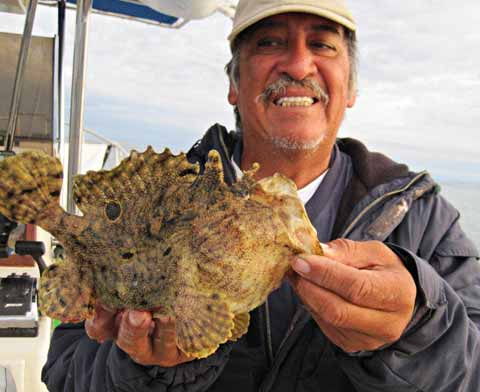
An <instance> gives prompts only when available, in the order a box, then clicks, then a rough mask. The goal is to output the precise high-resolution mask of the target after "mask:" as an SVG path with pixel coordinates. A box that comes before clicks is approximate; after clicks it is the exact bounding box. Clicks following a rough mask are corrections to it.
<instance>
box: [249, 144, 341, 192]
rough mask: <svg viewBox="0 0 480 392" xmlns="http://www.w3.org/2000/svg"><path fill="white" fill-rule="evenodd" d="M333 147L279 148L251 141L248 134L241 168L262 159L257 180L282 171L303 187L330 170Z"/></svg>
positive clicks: (299, 186) (299, 187)
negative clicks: (310, 148)
mask: <svg viewBox="0 0 480 392" xmlns="http://www.w3.org/2000/svg"><path fill="white" fill-rule="evenodd" d="M332 150H333V145H332V144H328V145H325V144H321V145H320V146H319V147H318V148H316V149H314V150H286V149H279V148H276V147H274V146H272V145H271V143H264V142H263V141H258V140H256V141H254V142H253V143H249V140H248V138H245V137H244V140H243V153H242V161H241V168H242V170H244V171H245V170H249V169H251V167H252V165H253V163H254V162H258V163H259V164H260V169H259V170H258V172H257V173H256V175H255V177H256V178H257V179H261V178H264V177H268V176H271V175H273V174H275V173H281V174H283V175H285V176H287V177H288V178H290V179H292V180H293V181H294V182H295V184H296V185H297V188H298V189H301V188H303V187H304V186H306V185H307V184H309V183H310V182H312V181H313V180H314V179H315V178H317V177H318V176H320V175H321V174H322V173H324V172H325V171H326V170H327V169H328V165H329V162H330V156H331V154H332Z"/></svg>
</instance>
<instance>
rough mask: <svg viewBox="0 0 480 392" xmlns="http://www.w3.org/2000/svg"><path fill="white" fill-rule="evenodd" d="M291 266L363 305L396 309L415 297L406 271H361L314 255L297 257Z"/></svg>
mask: <svg viewBox="0 0 480 392" xmlns="http://www.w3.org/2000/svg"><path fill="white" fill-rule="evenodd" d="M291 265H292V268H293V269H294V270H295V271H296V272H297V273H298V274H299V275H301V276H302V277H303V278H304V279H306V280H308V281H310V282H312V283H314V284H316V285H318V286H320V287H323V288H325V289H328V290H329V291H332V292H334V293H336V294H338V295H339V296H341V297H342V298H344V299H345V300H347V301H348V302H351V303H354V304H356V305H359V306H362V307H368V308H372V309H379V310H386V311H396V310H398V309H399V308H403V307H408V306H410V305H411V303H412V302H413V301H414V300H415V292H414V291H415V283H414V281H413V278H412V277H411V276H410V274H409V273H408V271H406V270H405V273H404V274H400V273H399V274H396V273H391V272H388V271H387V272H386V271H381V270H360V269H357V268H355V267H351V266H349V265H345V264H342V263H339V262H337V261H334V260H331V259H329V258H327V257H323V256H313V255H305V256H303V255H302V257H296V258H295V259H293V260H292V262H291Z"/></svg>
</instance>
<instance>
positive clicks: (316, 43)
mask: <svg viewBox="0 0 480 392" xmlns="http://www.w3.org/2000/svg"><path fill="white" fill-rule="evenodd" d="M310 46H311V47H312V48H314V49H325V50H333V51H335V50H336V48H335V46H333V45H330V44H327V43H326V42H324V41H312V42H310Z"/></svg>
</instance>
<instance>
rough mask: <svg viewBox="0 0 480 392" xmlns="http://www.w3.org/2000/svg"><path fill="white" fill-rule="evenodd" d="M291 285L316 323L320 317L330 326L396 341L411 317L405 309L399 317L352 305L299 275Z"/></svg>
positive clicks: (391, 313) (390, 313) (385, 340)
mask: <svg viewBox="0 0 480 392" xmlns="http://www.w3.org/2000/svg"><path fill="white" fill-rule="evenodd" d="M293 284H294V289H295V291H296V292H297V294H298V296H299V297H300V298H301V300H302V302H303V303H304V304H305V305H306V307H307V308H308V309H309V310H310V312H311V313H312V315H313V316H314V318H315V319H316V320H317V322H318V321H319V320H321V321H323V322H324V323H326V324H328V325H331V326H332V327H335V328H340V329H346V330H352V331H357V332H359V333H361V334H364V335H366V336H370V337H372V338H375V339H377V340H381V341H383V342H391V341H395V340H397V339H398V338H399V337H400V335H401V333H402V332H403V330H404V329H405V327H406V325H407V323H408V321H409V320H410V318H411V313H410V314H408V311H407V310H404V311H403V312H402V314H403V317H400V318H399V317H398V315H397V314H396V313H393V312H384V311H380V310H375V309H368V308H363V307H360V306H357V305H354V304H352V303H349V302H347V301H345V299H343V298H342V297H340V296H338V295H337V294H335V293H332V292H330V291H328V290H326V289H324V288H322V287H319V286H317V285H315V284H313V283H312V282H309V281H307V280H305V279H302V278H301V277H299V278H298V279H296V280H295V281H293Z"/></svg>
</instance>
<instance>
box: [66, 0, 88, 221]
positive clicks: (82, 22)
mask: <svg viewBox="0 0 480 392" xmlns="http://www.w3.org/2000/svg"><path fill="white" fill-rule="evenodd" d="M91 8H92V0H78V1H77V18H76V28H75V49H74V54H73V75H72V99H71V103H70V129H69V148H68V183H67V211H68V212H70V213H72V214H73V213H75V203H74V202H73V176H74V175H76V174H78V173H79V171H80V165H81V155H82V143H83V105H84V102H85V75H86V64H87V37H88V18H89V16H90V11H91Z"/></svg>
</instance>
